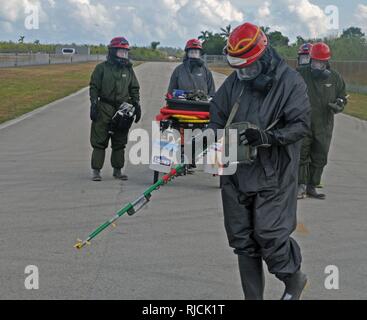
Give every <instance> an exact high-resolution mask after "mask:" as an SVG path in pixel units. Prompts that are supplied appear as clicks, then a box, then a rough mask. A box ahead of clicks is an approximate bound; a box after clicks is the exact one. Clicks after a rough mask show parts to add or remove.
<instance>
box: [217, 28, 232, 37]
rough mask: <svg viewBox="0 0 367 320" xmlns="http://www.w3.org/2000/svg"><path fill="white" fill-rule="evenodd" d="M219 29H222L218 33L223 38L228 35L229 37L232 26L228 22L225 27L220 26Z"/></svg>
mask: <svg viewBox="0 0 367 320" xmlns="http://www.w3.org/2000/svg"><path fill="white" fill-rule="evenodd" d="M220 31H222V32H221V33H220V35H221V36H223V37H224V38H226V39H228V37H229V35H230V34H231V31H232V26H231V25H230V24H229V25H228V26H226V27H225V28H220Z"/></svg>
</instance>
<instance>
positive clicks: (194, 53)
mask: <svg viewBox="0 0 367 320" xmlns="http://www.w3.org/2000/svg"><path fill="white" fill-rule="evenodd" d="M186 60H187V61H188V64H189V67H190V70H192V69H194V68H195V67H202V66H203V65H204V61H203V60H202V59H201V50H200V49H189V50H187V52H186Z"/></svg>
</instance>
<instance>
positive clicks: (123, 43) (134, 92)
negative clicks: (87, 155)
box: [90, 37, 141, 181]
mask: <svg viewBox="0 0 367 320" xmlns="http://www.w3.org/2000/svg"><path fill="white" fill-rule="evenodd" d="M129 50H130V48H129V42H128V41H127V40H126V39H125V38H124V37H116V38H113V39H112V40H111V42H110V44H109V46H108V57H107V61H105V62H102V63H100V64H98V65H97V66H96V68H95V70H94V72H93V74H92V77H91V81H90V101H91V107H90V119H91V120H92V126H91V135H90V142H91V145H92V147H93V153H92V161H91V166H92V170H93V177H92V180H93V181H101V179H102V178H101V169H102V167H103V164H104V160H105V152H106V148H107V147H108V143H109V141H110V140H111V147H112V154H111V165H112V167H113V176H114V177H115V178H116V179H121V180H127V179H128V177H127V175H125V174H122V169H123V167H124V164H125V147H126V144H127V140H128V133H129V129H130V126H131V124H132V121H133V120H132V121H131V122H129V121H127V123H126V121H125V123H124V124H123V125H119V126H117V127H118V129H117V130H113V132H112V130H111V125H112V123H113V120H112V119H113V118H114V116H115V115H117V111H118V110H119V108H120V106H121V105H122V104H123V103H129V104H131V105H132V106H133V110H134V111H133V112H134V114H133V116H134V117H135V123H137V122H139V121H140V118H141V107H140V102H139V100H140V86H139V82H138V80H137V78H136V75H135V73H134V70H133V67H132V63H131V62H130V60H129Z"/></svg>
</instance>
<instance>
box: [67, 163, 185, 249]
mask: <svg viewBox="0 0 367 320" xmlns="http://www.w3.org/2000/svg"><path fill="white" fill-rule="evenodd" d="M184 170H185V165H177V166H175V167H174V168H173V169H171V171H170V172H169V173H168V174H166V175H164V176H163V177H162V178H161V179H159V180H158V181H157V182H156V183H155V184H153V185H151V186H150V187H149V188H148V189H147V190H145V191H144V193H143V194H142V195H141V196H140V197H138V198H137V199H136V200H135V201H133V202H130V203H128V204H127V205H126V206H125V207H123V208H121V209H120V210H119V211H118V212H117V213H116V214H115V216H114V217H112V218H111V219H110V220H108V221H106V222H105V223H103V224H101V225H100V226H99V227H98V228H97V229H96V230H94V231H93V232H92V233H91V234H90V235H89V236H88V238H87V239H85V240H78V242H77V243H76V244H75V245H74V248H76V249H82V248H83V247H84V246H86V245H89V244H90V242H91V240H92V239H94V238H95V237H96V236H97V235H99V234H100V233H101V232H102V231H103V230H105V229H106V228H108V227H109V226H112V227H115V226H116V225H115V221H116V220H117V219H119V218H120V217H121V216H123V215H124V214H125V213H127V214H128V215H129V216H132V215H134V214H135V213H137V212H138V211H139V210H140V209H141V208H143V207H144V206H145V205H146V204H147V203H148V202H149V201H150V198H151V196H152V192H153V191H155V190H158V189H159V188H160V187H161V186H163V185H165V184H167V183H168V182H170V181H171V180H172V179H173V178H174V177H177V176H178V175H179V174H180V173H182V172H183V171H184Z"/></svg>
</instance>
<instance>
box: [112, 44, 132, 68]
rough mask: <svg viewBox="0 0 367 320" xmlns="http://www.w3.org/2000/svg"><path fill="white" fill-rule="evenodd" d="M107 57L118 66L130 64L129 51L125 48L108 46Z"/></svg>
mask: <svg viewBox="0 0 367 320" xmlns="http://www.w3.org/2000/svg"><path fill="white" fill-rule="evenodd" d="M108 59H109V60H110V61H111V62H112V63H114V64H116V65H118V66H120V67H123V66H129V65H131V62H130V60H129V51H128V50H126V49H120V48H110V49H109V51H108Z"/></svg>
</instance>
